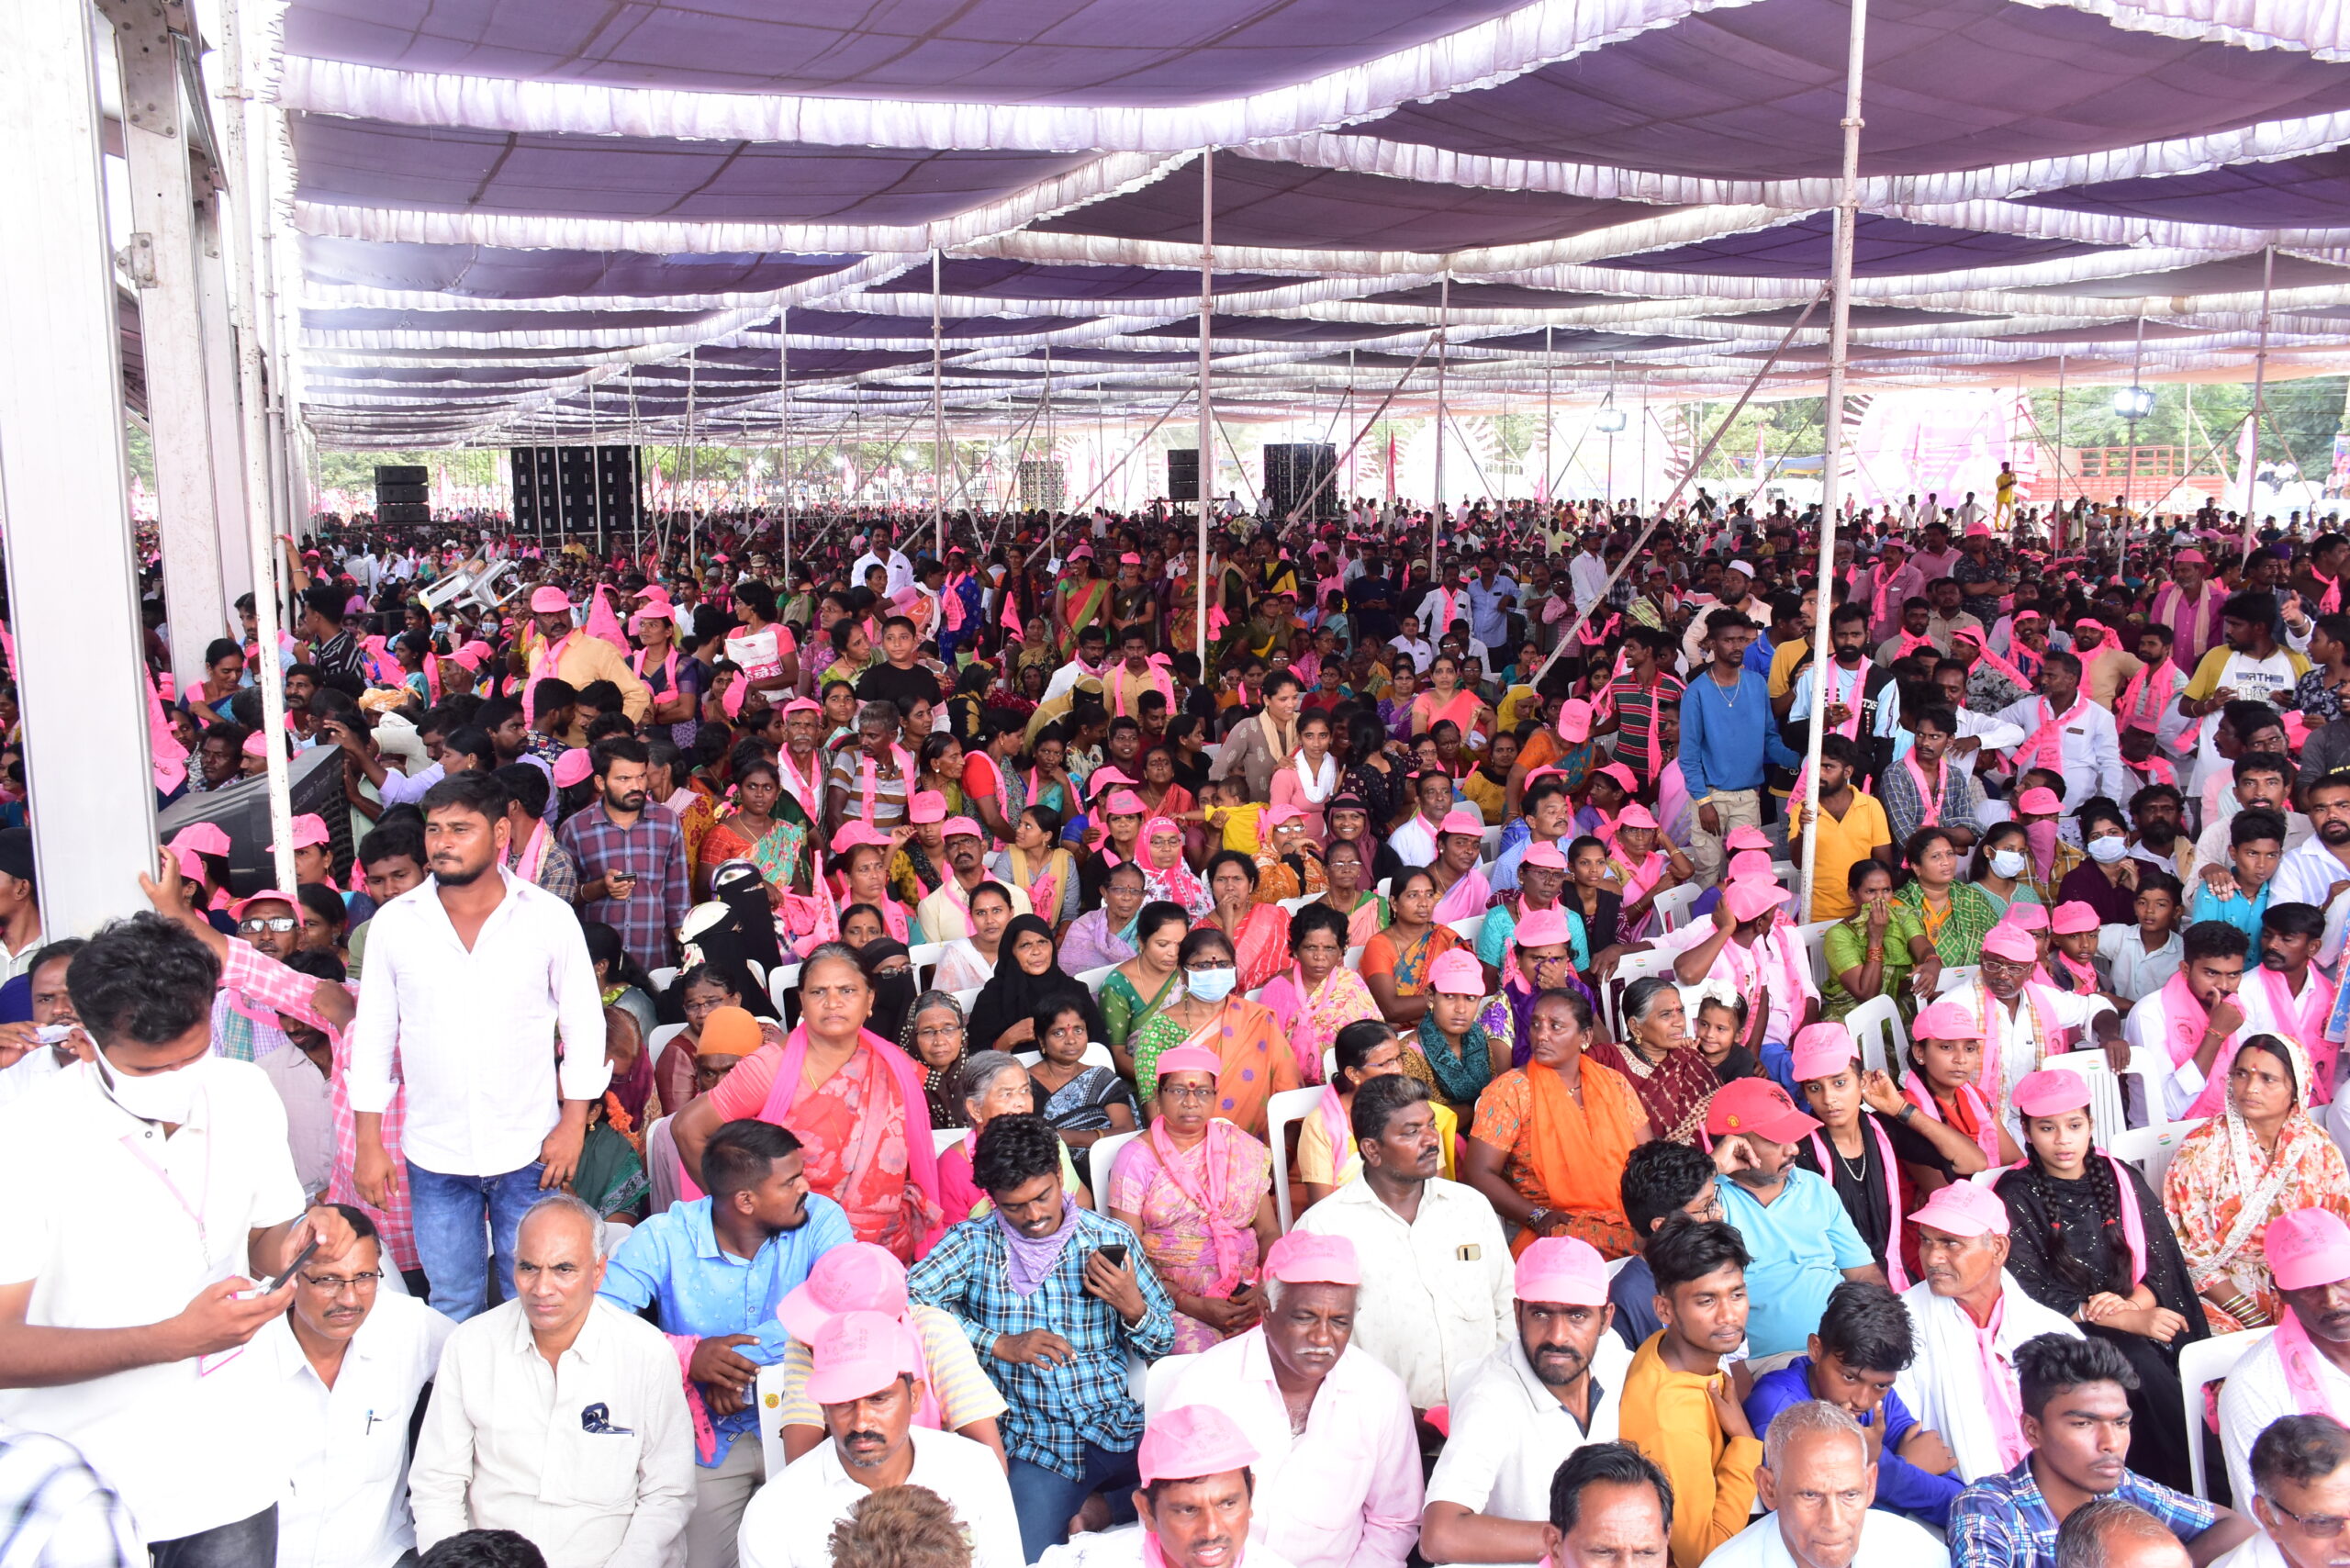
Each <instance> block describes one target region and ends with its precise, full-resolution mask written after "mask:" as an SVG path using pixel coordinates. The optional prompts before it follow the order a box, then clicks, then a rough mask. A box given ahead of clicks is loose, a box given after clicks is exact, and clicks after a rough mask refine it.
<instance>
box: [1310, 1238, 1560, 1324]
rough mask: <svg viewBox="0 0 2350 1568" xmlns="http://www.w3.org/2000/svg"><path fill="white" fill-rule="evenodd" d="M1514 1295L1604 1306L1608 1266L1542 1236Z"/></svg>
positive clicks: (1522, 1260)
mask: <svg viewBox="0 0 2350 1568" xmlns="http://www.w3.org/2000/svg"><path fill="white" fill-rule="evenodd" d="M1292 1234H1295V1233H1294V1232H1292ZM1511 1294H1514V1295H1516V1297H1517V1299H1518V1300H1520V1301H1541V1302H1557V1303H1559V1304H1560V1305H1565V1306H1604V1305H1606V1303H1607V1263H1606V1260H1604V1259H1602V1258H1601V1257H1600V1255H1599V1251H1598V1249H1596V1248H1595V1247H1593V1246H1592V1244H1591V1243H1590V1242H1588V1241H1585V1240H1583V1239H1582V1238H1579V1237H1573V1236H1545V1237H1541V1238H1538V1239H1537V1240H1536V1241H1535V1242H1534V1244H1533V1245H1532V1246H1530V1247H1528V1248H1527V1249H1526V1250H1525V1251H1523V1252H1521V1253H1519V1254H1518V1258H1517V1272H1516V1279H1515V1280H1514V1281H1513V1282H1512V1284H1511Z"/></svg>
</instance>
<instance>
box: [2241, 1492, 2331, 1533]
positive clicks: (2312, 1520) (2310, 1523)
mask: <svg viewBox="0 0 2350 1568" xmlns="http://www.w3.org/2000/svg"><path fill="white" fill-rule="evenodd" d="M2260 1496H2261V1501H2263V1502H2265V1503H2266V1504H2267V1505H2268V1511H2269V1512H2270V1513H2272V1514H2275V1515H2276V1516H2277V1518H2282V1519H2290V1520H2292V1521H2293V1525H2294V1527H2295V1528H2296V1529H2299V1530H2300V1532H2301V1533H2302V1534H2303V1535H2305V1536H2307V1537H2309V1538H2310V1539H2311V1540H2333V1538H2334V1537H2335V1536H2337V1535H2340V1534H2341V1533H2342V1527H2343V1526H2344V1525H2350V1519H2345V1518H2342V1517H2341V1516H2340V1515H2338V1514H2297V1513H2295V1512H2293V1510H2292V1509H2290V1508H2288V1507H2286V1506H2284V1505H2283V1504H2281V1503H2279V1502H2277V1499H2276V1498H2274V1497H2271V1496H2269V1495H2268V1494H2266V1492H2264V1493H2262V1494H2261V1495H2260Z"/></svg>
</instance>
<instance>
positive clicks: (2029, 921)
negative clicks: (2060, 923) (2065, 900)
mask: <svg viewBox="0 0 2350 1568" xmlns="http://www.w3.org/2000/svg"><path fill="white" fill-rule="evenodd" d="M1995 924H1999V925H2013V926H2018V927H2020V928H2021V929H2023V930H2025V931H2045V930H2047V929H2048V912H2047V911H2046V910H2045V909H2042V907H2041V906H2040V905H2038V904H2036V903H2011V904H2009V906H2008V913H2006V914H2005V915H2003V916H2001V917H2000V918H1999V919H1998V920H1997V922H1995Z"/></svg>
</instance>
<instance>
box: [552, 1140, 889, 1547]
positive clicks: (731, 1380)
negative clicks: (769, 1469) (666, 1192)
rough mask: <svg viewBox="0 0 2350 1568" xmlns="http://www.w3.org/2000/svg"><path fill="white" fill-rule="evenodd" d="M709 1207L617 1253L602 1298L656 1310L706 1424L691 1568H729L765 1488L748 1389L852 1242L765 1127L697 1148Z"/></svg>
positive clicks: (678, 1214) (626, 1243)
mask: <svg viewBox="0 0 2350 1568" xmlns="http://www.w3.org/2000/svg"><path fill="white" fill-rule="evenodd" d="M699 1174H700V1176H701V1180H702V1183H703V1185H705V1186H706V1187H708V1188H709V1190H710V1192H709V1195H708V1196H707V1197H701V1198H696V1199H694V1200H693V1201H692V1202H691V1203H682V1204H675V1205H673V1206H672V1207H670V1208H669V1209H667V1210H666V1211H665V1212H663V1213H661V1214H657V1215H654V1216H653V1217H652V1218H650V1219H648V1220H646V1221H645V1222H644V1223H643V1225H640V1226H636V1227H635V1228H634V1229H632V1230H631V1231H630V1232H629V1233H628V1236H627V1238H625V1239H624V1240H622V1241H621V1244H620V1246H619V1247H618V1248H616V1249H614V1250H613V1252H612V1257H611V1261H610V1263H609V1264H608V1265H607V1266H606V1268H605V1271H604V1282H603V1285H602V1287H601V1290H600V1293H599V1294H602V1296H603V1297H604V1299H605V1300H606V1301H608V1302H610V1304H611V1305H614V1306H616V1307H619V1308H620V1309H621V1311H622V1312H628V1313H641V1312H643V1310H644V1309H645V1308H646V1307H648V1306H649V1307H652V1308H654V1312H655V1322H657V1323H658V1324H659V1325H660V1327H661V1331H662V1332H663V1333H664V1334H666V1335H668V1336H669V1337H670V1340H671V1342H672V1343H673V1344H674V1345H676V1347H677V1353H678V1354H679V1355H680V1356H681V1357H683V1358H684V1359H685V1361H686V1378H687V1381H688V1382H689V1383H692V1384H693V1392H692V1394H690V1395H689V1397H691V1398H694V1399H698V1400H699V1401H700V1402H701V1404H702V1406H703V1407H704V1408H705V1409H706V1410H707V1412H708V1414H709V1415H710V1417H711V1426H712V1428H713V1429H712V1433H711V1441H710V1443H709V1444H708V1446H707V1447H706V1448H702V1447H700V1446H699V1445H698V1451H697V1453H696V1455H695V1457H696V1459H697V1460H698V1461H699V1464H698V1465H697V1467H696V1469H695V1472H694V1509H693V1517H692V1518H690V1519H689V1520H688V1521H687V1525H686V1537H685V1540H686V1559H687V1562H688V1563H689V1564H690V1568H726V1565H727V1564H729V1563H731V1562H733V1555H734V1540H735V1536H736V1534H737V1532H738V1531H739V1530H740V1529H741V1526H742V1520H743V1508H744V1505H745V1504H747V1503H748V1502H749V1501H750V1500H751V1494H752V1492H753V1491H754V1490H755V1489H756V1488H757V1486H758V1484H759V1481H760V1468H761V1467H760V1462H759V1459H760V1455H759V1439H758V1426H759V1423H758V1412H757V1406H756V1401H755V1397H754V1387H753V1385H754V1383H755V1382H756V1380H757V1378H758V1374H759V1368H760V1367H761V1366H762V1365H764V1364H767V1362H770V1361H774V1360H775V1359H776V1356H777V1354H778V1351H779V1349H780V1347H779V1346H777V1345H774V1344H773V1343H771V1342H769V1341H768V1339H767V1336H768V1335H771V1334H772V1333H773V1332H774V1324H775V1322H776V1307H777V1306H778V1305H779V1304H780V1303H781V1302H782V1301H783V1299H784V1297H785V1296H786V1295H787V1294H789V1293H790V1292H792V1291H794V1290H797V1289H798V1288H800V1285H801V1284H802V1283H803V1282H805V1281H806V1280H807V1278H808V1274H809V1271H810V1270H811V1269H812V1268H813V1267H814V1266H815V1262H816V1260H817V1259H819V1258H821V1257H822V1256H823V1255H824V1254H825V1253H826V1252H828V1251H829V1250H831V1249H833V1248H835V1247H841V1246H845V1245H847V1244H848V1243H850V1242H851V1241H853V1240H854V1239H855V1237H854V1236H853V1234H852V1233H851V1231H850V1229H849V1223H848V1215H846V1214H845V1213H844V1212H843V1211H842V1209H841V1206H840V1204H836V1203H834V1201H833V1200H832V1199H830V1198H827V1197H824V1196H822V1194H821V1193H811V1192H810V1191H809V1190H808V1173H807V1161H806V1158H805V1156H804V1155H802V1153H801V1152H800V1140H799V1139H798V1138H797V1137H793V1136H792V1134H791V1133H790V1132H789V1131H788V1130H786V1129H785V1128H782V1127H779V1126H775V1125H774V1124H773V1123H770V1122H761V1121H739V1122H728V1123H726V1124H725V1125H724V1126H721V1127H720V1128H719V1129H718V1131H716V1132H715V1133H713V1134H711V1138H710V1142H709V1143H708V1144H707V1145H705V1146H704V1147H703V1149H702V1156H701V1168H700V1171H699Z"/></svg>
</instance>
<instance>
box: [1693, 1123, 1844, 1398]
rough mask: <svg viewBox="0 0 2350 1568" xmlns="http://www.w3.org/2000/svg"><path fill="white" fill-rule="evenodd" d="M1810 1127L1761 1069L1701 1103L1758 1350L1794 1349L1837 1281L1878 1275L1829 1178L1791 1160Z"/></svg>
mask: <svg viewBox="0 0 2350 1568" xmlns="http://www.w3.org/2000/svg"><path fill="white" fill-rule="evenodd" d="M1818 1130H1819V1123H1818V1121H1817V1120H1815V1119H1814V1118H1812V1117H1810V1116H1807V1115H1805V1114H1803V1113H1802V1112H1801V1111H1798V1110H1796V1106H1795V1102H1794V1101H1792V1100H1790V1099H1788V1098H1787V1092H1786V1091H1785V1090H1784V1089H1782V1088H1780V1087H1779V1086H1778V1085H1777V1084H1775V1083H1774V1082H1772V1081H1770V1080H1769V1079H1767V1078H1740V1079H1734V1080H1732V1081H1730V1082H1729V1083H1727V1084H1724V1085H1723V1086H1722V1087H1721V1089H1720V1090H1718V1092H1716V1093H1715V1095H1714V1097H1713V1099H1712V1101H1711V1102H1710V1103H1708V1104H1707V1108H1706V1133H1707V1137H1711V1138H1712V1139H1713V1140H1714V1169H1715V1170H1716V1171H1718V1173H1719V1174H1720V1175H1721V1177H1722V1178H1723V1181H1722V1182H1721V1183H1720V1187H1719V1191H1720V1193H1721V1202H1722V1217H1723V1218H1724V1219H1726V1220H1728V1221H1729V1223H1730V1224H1732V1225H1734V1226H1737V1227H1738V1233H1739V1235H1740V1237H1741V1238H1744V1240H1745V1242H1746V1250H1747V1253H1748V1255H1749V1257H1750V1259H1751V1261H1750V1262H1749V1263H1748V1264H1747V1266H1746V1275H1747V1294H1748V1295H1749V1296H1750V1298H1751V1300H1752V1302H1753V1304H1754V1305H1753V1307H1752V1310H1751V1312H1750V1313H1749V1315H1748V1317H1747V1323H1746V1336H1747V1347H1748V1349H1749V1350H1750V1351H1751V1353H1752V1354H1754V1355H1757V1356H1776V1355H1784V1354H1786V1353H1789V1352H1792V1351H1796V1350H1802V1349H1803V1348H1804V1342H1805V1340H1806V1338H1807V1337H1808V1336H1809V1335H1810V1333H1811V1332H1812V1330H1813V1329H1815V1328H1817V1327H1818V1326H1819V1315H1820V1314H1821V1313H1822V1312H1823V1311H1825V1310H1826V1309H1827V1306H1828V1297H1829V1294H1830V1292H1832V1291H1834V1290H1835V1288H1836V1287H1837V1286H1838V1285H1839V1284H1841V1283H1842V1282H1844V1281H1846V1280H1863V1281H1868V1282H1873V1283H1876V1284H1883V1283H1884V1282H1885V1271H1884V1270H1883V1269H1881V1268H1879V1267H1878V1266H1877V1263H1876V1260H1875V1258H1874V1255H1873V1254H1872V1253H1871V1252H1870V1251H1869V1245H1868V1243H1867V1242H1865V1241H1863V1240H1862V1239H1861V1233H1860V1232H1859V1231H1858V1230H1857V1229H1855V1228H1854V1227H1853V1225H1852V1215H1849V1214H1847V1213H1846V1212H1845V1211H1844V1202H1843V1200H1842V1199H1841V1198H1839V1197H1838V1196H1837V1195H1836V1188H1835V1186H1834V1184H1833V1183H1831V1182H1830V1181H1829V1180H1828V1178H1827V1177H1825V1176H1822V1175H1820V1174H1819V1173H1818V1171H1816V1170H1805V1169H1804V1168H1803V1167H1802V1166H1800V1165H1797V1164H1796V1146H1797V1145H1798V1144H1800V1143H1802V1142H1803V1140H1804V1139H1806V1138H1807V1137H1810V1136H1811V1135H1812V1134H1814V1133H1816V1132H1818Z"/></svg>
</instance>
